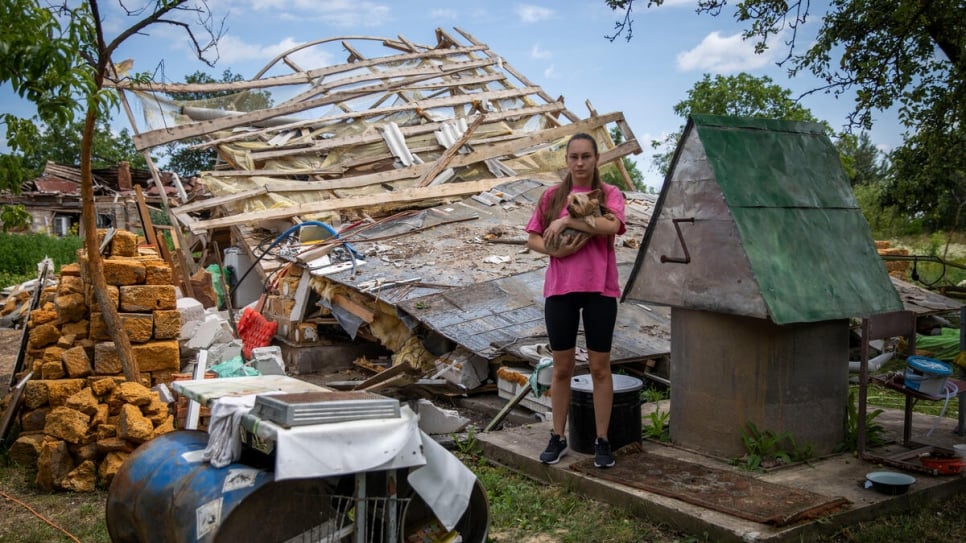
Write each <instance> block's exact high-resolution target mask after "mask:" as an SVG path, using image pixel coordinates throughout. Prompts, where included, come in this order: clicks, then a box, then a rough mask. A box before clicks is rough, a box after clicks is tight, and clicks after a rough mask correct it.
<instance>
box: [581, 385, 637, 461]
mask: <svg viewBox="0 0 966 543" xmlns="http://www.w3.org/2000/svg"><path fill="white" fill-rule="evenodd" d="M612 378H613V382H614V406H613V408H612V409H611V412H610V425H609V426H608V429H607V441H609V442H610V446H611V449H613V450H617V449H619V448H621V447H623V446H624V445H627V444H629V443H640V442H641V392H640V391H641V389H642V388H644V382H643V381H641V380H640V379H638V378H636V377H631V376H629V375H619V374H616V373H615V374H613V375H612ZM568 425H569V426H570V430H569V433H568V440H569V443H568V445H569V446H570V448H571V449H573V450H575V451H577V452H579V453H585V454H593V452H594V440H596V439H597V425H596V423H595V422H594V385H593V380H592V379H591V377H590V375H578V376H576V377H574V378H573V379H571V381H570V412H569V416H568Z"/></svg>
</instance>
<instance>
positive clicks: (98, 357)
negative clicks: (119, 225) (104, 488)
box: [11, 231, 181, 491]
mask: <svg viewBox="0 0 966 543" xmlns="http://www.w3.org/2000/svg"><path fill="white" fill-rule="evenodd" d="M86 264H87V258H86V253H84V252H83V251H81V252H80V254H79V264H74V265H67V266H64V267H63V268H62V269H61V276H60V281H59V282H58V284H57V286H56V287H52V288H48V289H45V290H44V291H43V294H42V296H41V303H40V306H39V308H38V309H36V310H34V311H32V312H31V314H30V319H29V321H28V330H29V332H28V337H29V340H28V345H27V352H26V357H25V362H26V364H25V368H28V369H29V370H32V371H33V377H32V378H31V380H30V382H28V383H27V384H26V387H25V389H24V402H23V406H22V408H21V413H20V422H21V429H22V431H21V435H20V437H19V438H18V439H17V441H16V442H15V443H14V445H13V446H12V447H11V456H12V457H13V458H14V459H15V460H17V461H18V462H20V463H22V464H27V463H30V462H36V464H37V470H38V475H37V483H38V484H39V485H40V486H41V487H43V488H45V489H48V490H53V489H68V490H78V491H83V490H92V489H93V488H94V486H95V485H96V484H97V483H101V484H105V485H106V484H109V483H110V480H111V478H112V477H113V475H114V473H116V471H117V468H118V467H119V466H120V465H121V463H122V462H123V460H124V459H125V458H126V457H127V455H128V454H130V452H131V451H133V450H134V449H135V448H136V447H137V446H138V445H140V444H141V443H143V442H145V441H148V440H150V439H153V438H154V437H156V436H157V435H160V434H163V433H165V432H169V431H171V430H174V418H173V416H172V415H171V413H169V407H168V405H167V404H165V403H163V402H162V401H161V399H160V397H159V394H158V393H157V392H155V391H152V390H151V389H150V388H149V387H151V386H153V385H155V384H158V383H169V382H170V380H171V376H172V374H175V373H177V372H179V371H180V369H181V368H180V352H179V345H178V339H179V336H180V333H181V314H180V313H179V312H178V310H177V307H176V290H175V287H174V286H173V285H172V284H171V269H170V267H168V265H167V264H166V263H165V262H164V261H163V260H161V259H159V258H158V257H157V256H156V255H153V254H147V255H141V254H139V252H138V247H137V237H136V236H135V235H134V234H133V233H131V232H124V231H120V232H117V233H116V234H115V236H114V238H113V240H112V242H111V244H110V250H109V255H108V256H106V257H105V259H104V276H105V278H106V280H107V284H108V287H107V288H108V294H109V296H110V298H111V299H112V300H113V301H114V303H115V304H116V305H117V310H118V312H119V316H120V321H121V326H122V327H123V328H124V329H125V330H126V331H127V335H128V337H129V338H130V340H131V347H132V351H133V354H134V358H135V361H136V362H137V364H138V366H139V369H140V371H141V374H140V381H141V382H140V383H133V382H130V383H129V382H125V378H124V375H123V368H122V367H121V362H120V358H119V357H118V355H117V348H116V346H115V344H114V341H113V338H111V337H110V335H109V334H108V331H107V327H106V326H105V324H104V319H103V318H102V317H101V313H100V311H99V310H98V304H97V302H96V300H95V299H94V296H93V287H92V285H91V281H90V280H89V279H88V278H89V275H88V273H87V266H86Z"/></svg>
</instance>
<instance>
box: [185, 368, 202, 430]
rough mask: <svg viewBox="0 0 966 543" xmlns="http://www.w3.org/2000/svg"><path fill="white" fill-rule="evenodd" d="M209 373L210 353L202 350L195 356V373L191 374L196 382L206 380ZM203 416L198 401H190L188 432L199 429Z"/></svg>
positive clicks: (186, 426)
mask: <svg viewBox="0 0 966 543" xmlns="http://www.w3.org/2000/svg"><path fill="white" fill-rule="evenodd" d="M207 371H208V351H206V350H205V349H201V350H200V351H198V354H197V356H195V371H194V373H192V374H191V377H192V379H194V380H195V381H197V380H199V379H204V378H205V372H207ZM200 415H201V404H200V403H198V402H197V401H196V400H188V414H187V417H186V419H185V423H184V427H185V429H186V430H197V429H198V417H199V416H200Z"/></svg>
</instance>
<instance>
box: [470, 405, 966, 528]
mask: <svg viewBox="0 0 966 543" xmlns="http://www.w3.org/2000/svg"><path fill="white" fill-rule="evenodd" d="M653 406H654V404H649V403H645V404H644V406H643V408H642V417H645V419H644V421H645V422H644V424H645V425H646V424H647V422H646V421H647V419H646V417H647V414H648V413H649V412H650V410H652V409H654V407H653ZM666 408H667V406H666V405H665V406H664V407H662V409H666ZM875 422H876V423H878V424H881V425H883V426H884V427H885V428H886V431H887V432H888V433H889V435H890V436H892V437H894V438H895V439H896V440H897V442H898V440H900V439H901V437H902V423H903V412H902V411H901V410H891V409H890V410H886V411H885V412H884V413H883V414H882V415H880V416H879V417H877V418H876V419H875ZM935 422H936V417H932V416H925V415H919V414H915V415H914V416H913V429H912V440H913V441H916V442H919V443H924V444H928V445H932V446H936V447H944V448H951V447H952V445H953V444H955V443H966V437H964V436H960V435H957V434H955V433H954V430H955V428H956V421H955V420H953V419H950V418H948V417H947V418H944V419H942V420H940V421H939V424H938V425H937V426H936V428H935V430H934V431H933V432H932V433H931V435H928V436H927V435H926V434H927V432H929V430H930V429H931V428H932V427H933V425H934V423H935ZM550 429H551V423H550V422H534V423H531V424H524V425H519V426H511V427H507V428H505V429H503V430H499V431H491V432H488V433H481V434H478V435H477V440H478V441H479V443H480V444H481V446H482V447H483V453H484V456H485V457H486V458H487V459H488V460H490V461H492V462H495V463H497V464H501V465H504V466H506V467H508V468H511V469H513V470H515V471H518V472H520V473H523V474H525V475H527V476H529V477H531V478H533V479H535V480H538V481H541V482H545V483H548V484H557V485H561V486H564V487H567V488H571V489H573V491H574V492H579V493H581V494H582V495H585V496H587V497H590V498H593V499H596V500H600V501H603V502H607V503H610V504H613V505H618V506H621V507H624V508H626V509H627V510H628V511H629V512H630V513H632V514H637V515H641V516H646V517H647V518H649V519H652V520H654V521H657V522H662V523H666V524H668V525H669V526H671V527H673V528H674V529H677V530H680V531H682V532H687V533H690V534H694V535H699V536H703V535H704V534H707V537H708V538H709V539H710V540H712V541H741V542H759V541H760V542H786V541H788V542H791V541H808V540H810V539H813V538H814V537H816V536H817V535H820V534H830V533H833V532H835V531H837V530H839V529H840V528H842V527H843V526H847V525H850V524H854V523H858V522H862V521H867V520H871V519H873V518H875V517H877V516H880V515H883V514H888V513H894V512H899V511H903V510H908V509H911V508H913V507H916V506H919V505H921V504H923V503H926V502H929V501H933V500H941V499H944V498H945V497H948V496H951V495H953V494H955V493H958V492H963V491H966V473H960V474H958V475H940V476H932V475H928V474H924V473H918V472H914V471H906V473H909V474H910V475H912V476H914V477H915V478H916V479H917V481H916V483H915V484H913V485H912V487H911V488H910V490H909V492H907V493H906V494H903V495H899V496H889V495H885V494H881V493H879V492H876V491H874V490H872V489H867V488H864V485H863V483H864V481H865V475H866V474H867V473H869V472H872V471H883V470H888V471H904V470H902V469H898V468H895V467H890V466H882V465H876V464H875V463H873V462H869V461H865V460H859V459H857V458H856V457H855V456H853V455H851V454H839V455H834V456H830V457H827V458H822V459H817V460H814V461H811V462H809V463H807V464H798V465H794V466H789V467H785V468H781V469H776V470H772V471H769V472H767V473H752V472H747V471H742V472H741V473H743V474H746V475H752V476H754V477H756V478H759V479H760V480H762V481H767V482H770V483H773V484H779V485H785V486H788V487H790V488H797V489H802V490H807V491H810V492H814V493H817V494H820V495H823V496H828V497H830V498H835V497H844V498H845V499H847V500H848V501H849V504H848V505H847V506H845V507H843V508H841V509H840V510H837V511H835V512H833V513H831V514H829V515H827V516H824V517H821V518H819V519H818V520H813V521H803V522H799V523H797V524H792V525H789V526H784V527H780V528H779V527H775V526H772V525H768V524H761V523H757V522H752V521H748V520H744V519H741V518H738V517H734V516H731V515H728V514H725V513H722V512H719V511H715V510H712V509H708V508H704V507H700V506H697V505H693V504H691V503H688V502H686V501H683V500H679V499H674V498H669V497H667V496H663V495H660V494H655V493H653V492H648V491H644V490H640V489H637V488H633V487H630V486H626V485H623V484H619V483H615V482H611V481H608V480H605V479H602V478H600V477H595V476H593V475H592V474H584V473H580V472H578V471H575V470H574V469H572V466H573V465H574V464H575V463H576V462H579V461H581V460H583V459H586V458H589V455H586V454H581V453H577V452H571V453H570V454H569V455H567V456H565V457H564V458H563V459H562V460H561V461H560V462H559V463H558V464H555V465H553V466H547V465H544V464H541V463H540V462H539V461H538V460H537V456H538V455H539V454H540V452H541V451H542V450H543V448H544V446H545V445H546V442H547V439H548V437H549V433H550ZM642 445H643V449H644V451H645V453H646V454H649V455H652V456H653V458H654V461H655V462H660V461H661V458H675V459H678V460H684V461H689V462H694V463H698V464H702V465H705V466H708V467H713V468H718V469H723V470H738V468H736V467H734V466H732V465H730V463H729V461H728V460H727V459H721V458H714V457H709V456H707V455H704V454H701V453H699V452H696V451H689V450H684V449H682V448H679V447H675V446H673V445H666V444H662V443H658V442H653V441H644V442H643V444H642ZM903 450H905V448H904V447H902V446H901V445H898V444H893V445H889V446H887V447H884V448H881V449H877V450H875V451H872V452H874V453H876V454H880V455H889V454H892V453H894V452H901V451H903Z"/></svg>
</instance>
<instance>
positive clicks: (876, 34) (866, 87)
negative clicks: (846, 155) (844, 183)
mask: <svg viewBox="0 0 966 543" xmlns="http://www.w3.org/2000/svg"><path fill="white" fill-rule="evenodd" d="M634 3H635V1H634V0H605V4H606V5H608V6H609V7H611V8H612V9H614V10H623V11H624V17H623V18H622V19H621V20H620V21H618V22H617V23H616V25H615V32H614V34H613V35H612V36H608V38H610V39H611V40H614V39H616V38H617V37H618V36H620V35H622V34H623V35H625V36H626V38H627V39H631V36H632V32H631V30H632V24H633V20H632V18H631V10H632V8H633V6H634ZM663 3H664V0H647V3H646V6H647V7H651V6H660V5H662V4H663ZM727 4H728V0H699V1H698V8H697V11H698V13H707V14H710V15H712V16H717V15H720V14H721V13H722V12H723V11H724V9H725V7H726V6H727ZM733 5H734V9H733V16H734V18H735V19H736V20H737V21H738V22H740V23H744V24H745V25H746V27H745V30H744V36H745V38H747V39H752V40H755V48H756V51H758V52H762V51H764V50H765V49H766V48H767V42H768V40H769V38H773V37H776V36H779V35H781V36H782V38H783V40H782V43H784V44H786V46H787V47H788V52H787V55H786V57H785V58H784V60H782V61H781V62H780V65H782V66H785V65H787V66H788V67H789V68H788V71H789V74H790V75H792V76H794V75H797V74H799V73H801V72H810V73H812V74H813V75H815V76H816V77H817V78H818V80H819V81H821V82H823V83H821V84H820V85H819V86H818V87H817V88H814V89H812V90H811V91H809V92H810V93H813V92H825V93H831V94H834V95H836V96H839V95H843V94H844V93H849V92H851V93H854V97H855V98H854V101H855V102H854V103H855V107H854V108H853V111H852V113H851V114H850V115H849V118H848V121H849V125H850V127H851V128H855V127H859V128H862V129H869V128H871V127H872V125H873V113H874V112H876V111H882V110H886V109H888V108H892V107H894V106H898V107H899V119H900V121H901V122H902V123H903V125H904V126H905V127H906V129H907V133H906V135H905V136H906V139H905V142H904V144H903V145H902V147H901V148H899V149H897V150H896V151H895V154H894V156H893V157H892V162H893V165H894V168H895V178H894V180H893V182H894V186H892V187H889V188H887V190H886V191H885V196H886V200H885V201H886V202H891V203H893V204H896V205H900V206H908V207H910V209H915V210H916V212H919V213H923V214H925V215H927V216H928V222H929V223H930V224H932V225H933V226H935V227H938V226H948V225H950V224H954V223H955V221H956V217H957V216H958V213H959V211H958V210H959V209H960V208H961V207H962V202H963V195H964V194H966V187H964V186H963V185H964V184H966V179H964V178H966V3H963V1H962V0H833V1H832V2H830V3H829V5H828V7H827V9H826V12H825V13H824V14H822V15H823V16H822V23H821V27H820V28H819V30H818V34H817V37H816V39H815V41H814V42H812V43H811V44H809V45H808V47H807V48H805V49H801V48H799V49H796V46H798V45H801V44H799V43H797V37H798V29H799V27H800V26H801V25H803V24H805V22H806V20H808V19H810V18H814V15H816V14H815V13H812V11H811V10H814V9H821V8H816V7H814V6H813V5H812V4H811V3H810V2H807V1H802V0H794V1H791V2H776V1H774V0H739V1H738V2H736V3H734V4H733ZM796 51H801V52H796Z"/></svg>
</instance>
